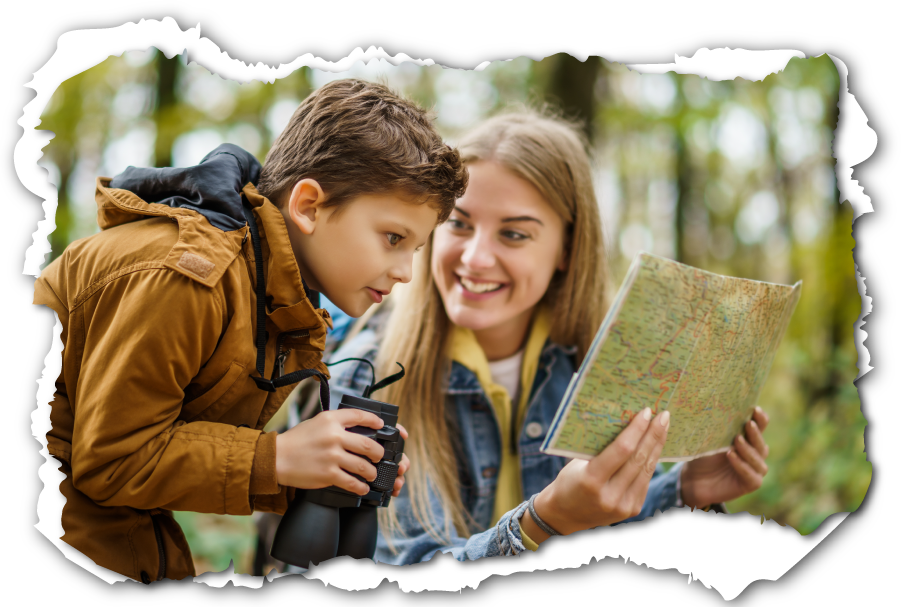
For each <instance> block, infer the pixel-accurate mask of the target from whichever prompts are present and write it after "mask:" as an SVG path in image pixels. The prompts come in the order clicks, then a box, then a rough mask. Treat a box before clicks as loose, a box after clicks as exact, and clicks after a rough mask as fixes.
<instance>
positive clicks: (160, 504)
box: [66, 269, 261, 514]
mask: <svg viewBox="0 0 901 607" xmlns="http://www.w3.org/2000/svg"><path fill="white" fill-rule="evenodd" d="M79 307H80V308H81V309H80V310H73V312H72V313H71V314H70V316H71V317H72V318H71V321H72V322H81V323H83V326H85V327H86V331H85V333H84V338H83V340H82V341H83V343H69V344H67V345H66V347H67V348H75V349H76V351H77V350H81V351H82V352H83V355H82V358H81V369H80V374H79V381H78V385H77V388H76V394H75V398H74V416H75V422H74V433H73V437H72V456H71V466H72V475H73V479H72V480H73V484H74V486H75V487H76V488H77V489H78V490H79V491H81V492H83V493H84V494H85V495H87V496H88V497H90V498H91V499H93V500H94V501H96V502H97V503H98V504H100V505H104V506H130V507H133V508H140V509H153V508H165V509H171V510H190V511H195V512H210V513H217V514H250V511H251V508H250V493H249V491H250V479H251V469H252V465H253V459H254V454H255V451H256V447H257V443H258V439H259V438H260V434H261V433H260V431H259V430H254V429H251V428H243V427H235V426H233V425H229V424H220V423H212V422H193V423H185V422H184V421H181V420H179V419H178V417H179V414H180V412H181V409H182V403H183V400H184V388H185V387H186V386H187V385H188V384H189V383H190V382H191V380H192V379H193V378H194V377H195V376H196V375H197V374H198V372H199V371H200V369H201V367H202V366H203V365H204V363H205V362H206V361H207V360H208V359H209V358H210V356H211V355H212V354H213V351H214V350H215V348H216V346H217V343H218V339H219V336H220V334H221V332H222V330H223V327H224V323H225V322H227V319H226V315H225V311H224V309H223V305H222V303H221V300H220V297H219V295H218V293H217V292H216V290H215V289H210V288H207V287H205V286H203V285H200V284H198V283H196V282H194V281H192V280H190V279H188V278H186V277H184V276H181V275H180V274H177V273H175V272H172V271H171V270H166V269H146V270H142V271H136V272H133V273H131V274H125V275H123V276H120V277H118V278H116V279H115V280H113V281H111V282H110V283H109V284H107V285H106V286H104V287H103V288H102V289H101V290H99V291H98V292H96V293H94V294H93V295H92V296H91V297H90V298H88V299H87V300H86V301H84V302H82V303H80V304H79ZM86 317H88V318H89V319H90V322H85V320H84V319H85V318H86ZM70 334H71V332H70ZM70 341H71V340H70ZM70 396H72V395H71V394H70Z"/></svg>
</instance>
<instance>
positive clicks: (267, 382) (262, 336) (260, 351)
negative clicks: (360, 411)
mask: <svg viewBox="0 0 901 607" xmlns="http://www.w3.org/2000/svg"><path fill="white" fill-rule="evenodd" d="M241 198H242V199H243V200H244V205H243V209H244V218H245V219H246V220H247V226H248V228H249V229H250V242H251V244H252V245H253V257H254V262H255V263H256V275H257V284H256V296H257V341H256V348H257V369H256V370H257V372H258V373H259V377H256V376H253V375H252V376H251V379H253V381H254V382H255V383H256V385H257V388H259V389H260V390H264V391H266V392H275V391H276V390H277V389H278V388H282V387H284V386H288V385H291V384H296V383H297V382H299V381H301V380H303V379H306V378H308V377H313V376H314V375H315V376H316V377H318V378H319V398H320V401H321V405H320V407H321V410H323V411H327V410H328V409H329V400H330V399H329V389H328V378H327V377H326V376H325V374H323V373H321V372H320V371H317V370H316V369H301V370H299V371H293V372H291V373H288V374H287V375H282V376H281V377H275V374H276V372H277V370H278V369H277V366H276V367H275V368H273V369H272V377H271V378H269V379H266V342H268V341H269V333H268V332H267V331H266V275H265V273H264V272H263V246H262V245H261V244H260V232H259V230H258V229H257V222H256V218H255V217H254V216H253V209H251V207H250V205H249V204H248V203H247V199H246V198H244V194H241ZM304 288H306V285H304Z"/></svg>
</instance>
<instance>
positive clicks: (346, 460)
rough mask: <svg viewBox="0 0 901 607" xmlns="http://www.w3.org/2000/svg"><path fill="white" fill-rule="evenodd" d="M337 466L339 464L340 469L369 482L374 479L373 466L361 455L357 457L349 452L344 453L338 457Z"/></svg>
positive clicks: (374, 471) (374, 470)
mask: <svg viewBox="0 0 901 607" xmlns="http://www.w3.org/2000/svg"><path fill="white" fill-rule="evenodd" d="M338 466H340V467H341V469H342V470H344V471H345V472H350V473H351V474H356V475H357V476H361V477H363V478H365V479H366V480H367V481H369V482H372V481H374V480H375V477H376V469H375V466H373V465H372V464H371V463H369V462H368V461H366V460H365V459H363V458H362V457H357V456H356V455H353V454H351V453H345V454H344V455H343V456H342V457H341V458H339V460H338Z"/></svg>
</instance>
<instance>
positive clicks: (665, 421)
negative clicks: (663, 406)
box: [660, 411, 669, 428]
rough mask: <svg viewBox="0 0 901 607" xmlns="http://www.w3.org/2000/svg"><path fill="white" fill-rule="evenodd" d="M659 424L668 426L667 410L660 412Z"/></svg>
mask: <svg viewBox="0 0 901 607" xmlns="http://www.w3.org/2000/svg"><path fill="white" fill-rule="evenodd" d="M660 425H661V426H663V427H664V428H666V427H667V426H669V411H664V412H663V413H661V414H660Z"/></svg>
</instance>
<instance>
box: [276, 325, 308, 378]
mask: <svg viewBox="0 0 901 607" xmlns="http://www.w3.org/2000/svg"><path fill="white" fill-rule="evenodd" d="M309 335H310V331H309V330H307V329H301V330H299V331H286V332H284V333H281V334H279V336H278V339H277V340H276V342H275V343H276V350H275V369H276V373H277V374H276V377H281V376H282V375H284V374H285V359H287V358H288V354H289V353H290V352H291V348H288V349H287V350H285V351H282V346H283V345H284V343H285V340H286V339H287V338H288V337H309Z"/></svg>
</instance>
